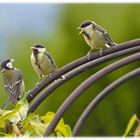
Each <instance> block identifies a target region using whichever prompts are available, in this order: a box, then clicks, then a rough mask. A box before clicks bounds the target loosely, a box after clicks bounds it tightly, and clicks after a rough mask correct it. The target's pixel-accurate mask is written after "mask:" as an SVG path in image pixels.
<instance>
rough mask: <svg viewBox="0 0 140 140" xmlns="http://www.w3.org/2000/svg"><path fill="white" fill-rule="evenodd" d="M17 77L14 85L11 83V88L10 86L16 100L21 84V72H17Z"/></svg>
mask: <svg viewBox="0 0 140 140" xmlns="http://www.w3.org/2000/svg"><path fill="white" fill-rule="evenodd" d="M18 75H19V76H18V79H17V81H15V83H14V85H13V88H12V91H13V93H14V96H15V98H16V100H19V96H20V94H21V93H20V88H21V84H22V79H23V77H22V74H21V73H20V72H19V74H18Z"/></svg>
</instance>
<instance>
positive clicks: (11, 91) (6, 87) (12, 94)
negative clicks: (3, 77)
mask: <svg viewBox="0 0 140 140" xmlns="http://www.w3.org/2000/svg"><path fill="white" fill-rule="evenodd" d="M4 87H5V90H6V91H7V93H8V96H9V98H10V101H11V102H12V103H14V102H15V101H16V96H15V94H14V91H13V88H12V87H10V86H8V85H5V86H4Z"/></svg>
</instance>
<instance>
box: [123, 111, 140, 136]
mask: <svg viewBox="0 0 140 140" xmlns="http://www.w3.org/2000/svg"><path fill="white" fill-rule="evenodd" d="M136 123H137V126H135V124H136ZM132 128H134V132H133V133H132V132H131V130H132ZM129 135H132V136H140V120H139V118H138V117H137V115H136V114H134V115H133V116H132V117H131V118H130V120H129V122H128V125H127V127H126V130H125V133H124V135H123V136H129Z"/></svg>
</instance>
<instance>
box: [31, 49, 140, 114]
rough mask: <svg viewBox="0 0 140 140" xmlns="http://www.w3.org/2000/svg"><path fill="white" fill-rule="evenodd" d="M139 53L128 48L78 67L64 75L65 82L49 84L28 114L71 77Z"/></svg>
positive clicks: (58, 81)
mask: <svg viewBox="0 0 140 140" xmlns="http://www.w3.org/2000/svg"><path fill="white" fill-rule="evenodd" d="M138 51H140V46H137V47H133V48H129V49H126V50H122V51H119V52H115V53H112V54H109V55H106V56H104V57H101V58H98V59H96V60H93V61H91V62H89V63H86V64H84V65H82V66H79V67H78V68H76V69H74V70H72V71H71V72H69V73H68V74H66V75H65V80H57V81H56V82H55V83H53V84H51V85H50V86H49V87H48V88H47V89H46V90H45V91H44V92H43V93H42V94H41V95H40V96H39V97H38V98H37V99H36V100H35V101H34V102H33V103H32V104H31V105H30V108H29V110H28V113H30V112H33V111H35V109H36V108H37V107H38V106H39V105H40V104H41V103H42V102H43V100H45V99H46V98H47V97H48V96H49V95H50V94H51V93H52V92H53V91H54V90H55V89H56V88H58V87H59V86H60V85H62V84H63V83H65V82H66V81H68V80H69V79H71V78H72V77H74V76H76V75H78V74H80V73H81V72H84V71H85V70H87V69H89V68H93V67H95V66H97V65H99V64H102V63H103V62H107V61H109V60H112V59H115V58H118V57H120V56H124V55H128V54H131V53H135V52H138Z"/></svg>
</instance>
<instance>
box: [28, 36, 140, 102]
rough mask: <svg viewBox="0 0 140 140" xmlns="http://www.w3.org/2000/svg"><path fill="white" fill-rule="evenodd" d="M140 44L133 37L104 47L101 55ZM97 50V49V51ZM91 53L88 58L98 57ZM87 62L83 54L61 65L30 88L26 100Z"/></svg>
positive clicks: (138, 40)
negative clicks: (50, 76)
mask: <svg viewBox="0 0 140 140" xmlns="http://www.w3.org/2000/svg"><path fill="white" fill-rule="evenodd" d="M138 45H140V38H138V39H135V40H131V41H127V42H124V43H121V44H118V45H116V46H113V47H111V48H107V49H104V51H103V55H104V56H105V55H107V54H111V53H113V52H117V51H120V50H124V49H127V48H130V47H134V46H138ZM97 52H98V51H97ZM97 52H95V53H93V54H92V55H91V56H90V59H91V60H93V59H96V58H99V57H100V56H99V53H97ZM87 62H89V59H88V58H87V56H84V57H81V58H79V59H77V60H75V61H73V62H71V63H69V64H67V65H65V66H64V67H62V68H61V69H59V70H58V72H56V73H55V74H54V75H53V76H52V78H51V79H50V78H47V79H44V80H42V81H41V82H40V83H39V84H38V85H37V86H36V87H35V88H34V89H32V90H31V91H30V92H29V93H28V94H27V97H26V98H27V100H28V102H31V100H32V99H33V98H34V97H35V96H36V95H37V94H38V93H39V92H40V91H42V90H43V89H44V88H45V87H46V86H47V85H49V84H50V83H51V82H52V81H54V80H55V79H58V78H59V77H60V76H61V75H63V74H65V73H67V72H69V71H71V70H72V69H74V68H76V67H78V66H80V65H82V64H85V63H87Z"/></svg>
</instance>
